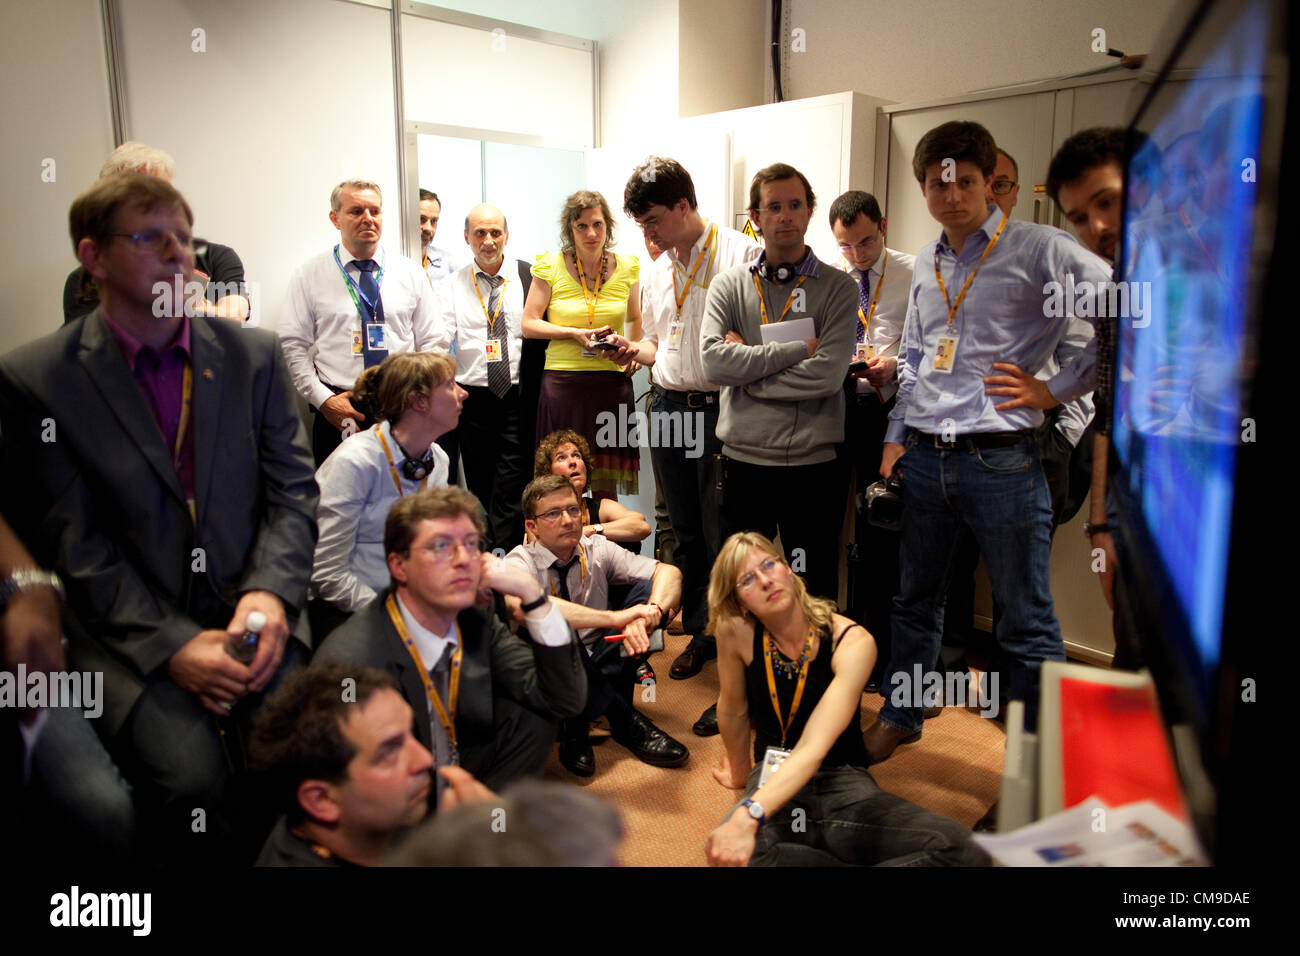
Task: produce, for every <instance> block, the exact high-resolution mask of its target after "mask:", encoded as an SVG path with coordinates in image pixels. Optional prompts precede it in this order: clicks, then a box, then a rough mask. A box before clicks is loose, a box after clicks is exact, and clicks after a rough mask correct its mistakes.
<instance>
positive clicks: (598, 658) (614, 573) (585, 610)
mask: <svg viewBox="0 0 1300 956" xmlns="http://www.w3.org/2000/svg"><path fill="white" fill-rule="evenodd" d="M579 504H580V502H579V499H578V491H577V489H576V488H574V486H573V485H572V484H571V483H570V481H569V479H568V478H566V477H564V476H563V475H543V476H542V477H540V478H536V479H534V480H533V481H532V482H530V483H529V485H528V487H527V488H525V489H524V500H523V509H524V528H525V529H526V530H527V531H528V534H529V539H530V540H529V541H528V543H527V544H521V545H520V546H519V547H517V548H515V549H514V550H513V551H511V552H510V553H509V554H508V555H506V561H507V562H509V563H511V564H513V565H514V566H516V567H518V568H520V569H521V570H523V571H525V572H526V573H527V574H528V575H529V576H530V578H532V579H533V580H534V581H535V582H536V583H537V584H538V585H540V586H543V587H546V588H548V589H549V590H550V592H551V595H552V596H553V597H555V596H556V595H558V597H555V601H554V603H555V604H557V605H558V606H559V609H560V611H561V613H563V615H564V619H565V620H566V621H568V622H569V624H570V625H571V626H572V627H575V628H578V629H579V636H580V637H581V638H582V643H583V644H584V645H585V647H586V650H587V653H586V654H584V655H583V659H584V662H585V663H586V666H587V680H588V683H589V685H590V688H591V690H590V693H589V694H588V696H587V702H586V704H587V706H586V708H585V709H584V710H583V712H582V713H581V714H580V715H579V716H577V717H575V718H574V719H572V720H566V721H565V722H564V734H563V739H562V741H561V743H560V763H562V764H563V765H564V766H565V768H567V769H568V770H569V771H570V772H572V773H575V774H577V775H578V776H580V777H590V776H591V775H592V774H594V773H595V772H596V758H595V755H594V754H593V753H592V750H591V744H590V742H589V741H588V739H587V733H588V730H589V729H590V727H591V721H593V720H594V719H595V718H597V717H599V716H600V715H602V714H604V715H605V716H606V717H608V718H609V726H610V730H611V731H612V734H613V737H614V739H615V740H616V741H618V742H619V743H620V744H622V745H623V746H624V747H626V748H627V749H628V750H630V751H632V753H633V755H635V756H636V757H637V758H638V759H639V760H644V761H645V762H646V763H648V764H651V765H653V766H656V767H680V766H681V765H682V764H684V763H685V762H686V760H687V758H688V757H689V756H690V751H689V750H687V749H686V747H685V746H684V745H682V744H681V743H679V742H678V741H676V740H674V739H673V738H672V737H670V736H668V735H667V734H666V733H664V732H663V731H662V730H660V729H659V728H658V727H656V726H655V725H654V724H653V723H652V722H651V721H650V720H649V718H647V717H646V716H645V715H644V714H642V713H640V712H639V711H638V710H637V709H636V708H635V707H633V706H632V691H633V689H634V686H633V685H634V684H635V678H634V674H635V672H636V668H637V663H638V659H640V658H641V655H644V654H645V653H646V652H647V651H649V650H650V640H649V635H650V634H651V633H653V632H654V631H656V630H658V629H659V628H661V627H662V626H664V625H665V624H667V623H668V621H670V620H672V617H673V615H674V614H675V613H676V612H677V607H678V604H679V603H680V602H681V597H682V574H681V572H680V571H678V570H677V569H676V568H675V567H673V566H672V565H671V564H663V563H661V562H659V561H655V560H654V559H653V558H647V557H643V556H641V555H639V554H631V553H630V552H628V551H627V550H626V549H624V548H622V547H620V546H619V545H617V544H615V543H614V542H612V541H610V540H609V539H608V538H606V537H605V536H604V535H603V534H593V535H590V536H589V537H587V538H585V539H584V538H583V536H582V512H581V510H580V508H579ZM620 584H623V585H631V586H632V587H631V589H630V590H629V592H628V597H627V598H626V602H625V603H626V607H624V608H623V609H621V610H612V609H610V600H609V592H610V586H611V585H620ZM506 603H507V604H509V605H510V606H511V608H512V610H513V609H514V608H515V607H516V602H514V601H512V600H511V599H509V598H507V599H506ZM615 632H619V633H620V634H621V635H622V637H623V641H622V643H623V644H624V645H626V647H627V655H626V656H622V657H620V653H619V646H620V645H619V643H616V642H613V641H609V642H607V641H605V640H604V638H605V637H606V636H607V635H612V634H613V633H615Z"/></svg>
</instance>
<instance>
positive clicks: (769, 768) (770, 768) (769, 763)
mask: <svg viewBox="0 0 1300 956" xmlns="http://www.w3.org/2000/svg"><path fill="white" fill-rule="evenodd" d="M788 756H790V751H788V750H782V749H781V748H780V747H768V748H767V751H766V752H765V753H764V754H763V770H762V772H761V773H760V774H759V776H758V785H759V786H760V787H765V786H767V782H768V781H769V780H771V779H772V774H774V773H776V772H777V771H778V770H780V769H781V764H783V763H785V758H786V757H788Z"/></svg>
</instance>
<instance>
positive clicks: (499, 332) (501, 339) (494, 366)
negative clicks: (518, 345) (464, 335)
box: [475, 272, 510, 398]
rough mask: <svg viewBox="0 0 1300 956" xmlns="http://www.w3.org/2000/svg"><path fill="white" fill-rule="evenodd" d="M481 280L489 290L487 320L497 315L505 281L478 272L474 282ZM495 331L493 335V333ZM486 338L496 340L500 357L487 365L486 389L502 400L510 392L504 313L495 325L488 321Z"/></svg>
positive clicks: (508, 344) (508, 341)
mask: <svg viewBox="0 0 1300 956" xmlns="http://www.w3.org/2000/svg"><path fill="white" fill-rule="evenodd" d="M478 279H483V280H484V281H485V282H487V284H488V286H489V287H490V288H491V292H490V293H489V294H488V306H487V314H488V316H489V319H490V317H491V316H494V315H496V314H497V306H498V304H500V302H501V284H502V283H503V282H505V281H506V277H505V276H502V275H495V276H490V275H488V274H487V273H486V272H479V273H477V274H476V275H475V281H477V280H478ZM494 330H495V333H494ZM487 336H488V338H494V337H495V338H496V339H497V343H498V345H499V347H500V351H499V352H498V355H499V356H500V357H499V358H498V360H497V361H495V362H488V363H487V379H488V388H490V389H491V390H492V394H493V395H495V396H496V397H497V398H504V397H505V394H506V392H508V391H510V331H509V328H508V326H507V323H506V317H505V315H504V313H503V314H502V315H500V316H499V317H498V318H497V320H496V322H495V323H492V322H490V321H489V324H488V331H487Z"/></svg>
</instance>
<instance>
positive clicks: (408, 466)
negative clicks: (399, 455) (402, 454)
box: [402, 448, 433, 481]
mask: <svg viewBox="0 0 1300 956" xmlns="http://www.w3.org/2000/svg"><path fill="white" fill-rule="evenodd" d="M432 471H433V449H432V448H430V449H429V450H428V451H427V452H425V453H424V457H423V458H406V459H403V461H402V474H403V475H404V476H405V477H406V478H407V480H408V481H423V480H424V479H425V478H427V477H428V476H429V473H430V472H432Z"/></svg>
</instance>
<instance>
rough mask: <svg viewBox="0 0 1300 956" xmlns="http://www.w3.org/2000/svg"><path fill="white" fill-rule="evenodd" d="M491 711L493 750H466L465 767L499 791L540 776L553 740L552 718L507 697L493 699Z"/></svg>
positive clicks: (489, 786) (553, 725) (491, 787)
mask: <svg viewBox="0 0 1300 956" xmlns="http://www.w3.org/2000/svg"><path fill="white" fill-rule="evenodd" d="M492 712H493V713H492V717H493V733H492V736H493V746H492V749H491V750H476V751H475V752H474V753H472V754H471V753H466V755H465V759H464V767H465V769H466V770H468V771H469V772H470V773H472V774H473V775H474V776H475V777H477V778H478V779H479V780H481V781H483V783H484V784H486V785H487V787H488V789H489V790H494V791H496V792H498V793H499V792H501V790H502V789H503V788H504V787H507V786H509V785H510V784H512V783H514V782H515V781H516V780H522V779H525V778H527V777H540V776H541V775H542V770H543V769H544V768H545V767H546V760H547V758H548V757H549V756H550V755H551V747H552V745H554V743H555V718H554V717H549V716H546V715H543V714H539V713H537V712H536V711H534V710H531V709H529V708H528V707H525V706H524V705H523V704H520V703H518V702H516V701H513V700H511V699H510V698H508V697H497V698H495V699H494V700H493V701H492Z"/></svg>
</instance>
